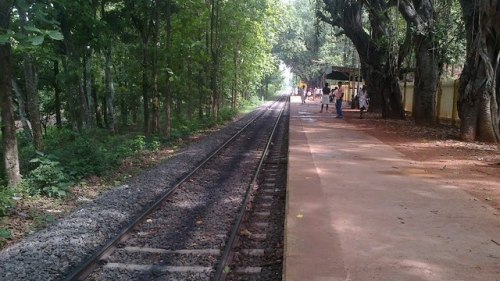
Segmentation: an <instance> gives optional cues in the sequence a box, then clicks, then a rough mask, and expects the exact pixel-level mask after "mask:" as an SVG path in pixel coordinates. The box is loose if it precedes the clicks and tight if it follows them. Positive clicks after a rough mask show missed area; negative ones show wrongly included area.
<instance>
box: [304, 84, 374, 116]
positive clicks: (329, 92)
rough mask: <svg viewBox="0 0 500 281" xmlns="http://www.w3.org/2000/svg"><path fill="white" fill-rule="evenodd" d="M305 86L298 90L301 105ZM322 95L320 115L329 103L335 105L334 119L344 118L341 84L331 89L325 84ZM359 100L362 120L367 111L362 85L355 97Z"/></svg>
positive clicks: (366, 97)
mask: <svg viewBox="0 0 500 281" xmlns="http://www.w3.org/2000/svg"><path fill="white" fill-rule="evenodd" d="M305 87H306V86H305V85H303V86H302V87H301V88H299V91H298V94H299V95H300V96H301V98H302V103H306V98H307V95H306V92H305ZM321 91H322V93H323V95H322V97H321V110H320V113H322V112H323V109H326V111H327V112H328V105H329V104H330V103H334V104H335V110H336V113H337V116H336V118H344V113H343V111H342V101H343V98H344V88H342V82H340V81H339V82H338V83H337V86H336V87H335V88H333V89H330V86H329V84H328V83H325V86H324V87H323V89H322V90H321ZM356 98H357V99H358V100H359V118H361V119H363V113H364V112H365V111H366V110H367V109H368V92H367V89H366V86H365V85H363V87H362V88H361V90H360V91H359V92H358V94H357V97H356Z"/></svg>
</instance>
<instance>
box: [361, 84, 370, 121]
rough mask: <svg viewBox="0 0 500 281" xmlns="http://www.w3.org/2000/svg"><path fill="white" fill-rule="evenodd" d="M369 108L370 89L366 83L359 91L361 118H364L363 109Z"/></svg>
mask: <svg viewBox="0 0 500 281" xmlns="http://www.w3.org/2000/svg"><path fill="white" fill-rule="evenodd" d="M367 109H368V91H367V90H366V85H363V88H361V91H359V118H360V119H363V111H365V110H367Z"/></svg>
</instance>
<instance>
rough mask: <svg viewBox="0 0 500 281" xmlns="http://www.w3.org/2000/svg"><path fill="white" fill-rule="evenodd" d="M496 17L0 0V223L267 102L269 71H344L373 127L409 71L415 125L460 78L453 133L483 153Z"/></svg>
mask: <svg viewBox="0 0 500 281" xmlns="http://www.w3.org/2000/svg"><path fill="white" fill-rule="evenodd" d="M499 22H500V0H492V1H486V0H478V1H468V0H460V1H459V0H443V1H432V0H398V1H390V0H322V1H321V0H295V1H293V0H290V1H284V0H283V1H280V0H247V1H222V0H162V1H160V0H148V1H135V0H89V1H69V0H37V1H35V0H0V106H1V114H2V115H1V122H2V133H1V136H2V151H1V158H2V172H1V173H0V177H1V179H2V186H4V187H2V188H0V216H1V215H5V213H6V212H7V209H8V207H9V206H11V205H12V199H11V198H13V197H15V198H17V197H19V196H21V197H22V196H50V197H64V196H65V195H66V194H67V192H68V191H69V189H70V187H71V186H72V185H73V184H74V183H75V182H78V181H80V180H82V179H84V178H86V177H89V176H95V175H97V176H100V175H103V174H105V173H106V172H107V171H108V170H110V169H113V168H115V167H117V166H118V165H119V164H120V163H121V161H123V159H124V158H126V157H130V156H132V155H134V154H135V153H138V152H140V151H144V150H155V149H159V148H160V147H161V146H163V145H168V144H169V143H171V142H173V141H176V140H178V139H179V138H182V137H184V136H186V135H189V134H191V133H193V132H196V131H198V130H202V129H204V128H209V127H212V126H214V125H216V124H218V123H221V122H224V121H227V120H230V119H231V118H232V117H233V116H234V115H235V114H236V113H237V112H238V111H239V110H241V109H242V108H243V107H245V106H247V105H250V104H252V103H253V104H255V103H256V102H258V101H259V100H261V99H267V98H271V97H272V95H273V94H274V93H276V92H277V91H278V90H279V89H281V88H282V86H283V85H282V84H283V75H282V71H281V70H280V69H282V67H280V65H286V66H287V67H288V68H289V69H290V70H291V71H292V73H293V74H294V75H295V77H296V78H295V82H298V81H299V80H301V81H304V82H306V83H308V84H310V85H314V86H321V85H320V84H321V82H322V79H323V78H324V75H325V72H326V71H328V69H329V67H331V66H332V65H338V66H349V67H360V69H361V72H362V76H363V77H364V79H365V81H364V82H365V83H366V85H367V86H368V89H369V95H370V98H371V107H370V110H372V111H374V112H379V113H381V114H382V116H383V117H384V118H405V112H404V109H403V107H402V102H401V92H400V87H399V82H400V81H402V79H404V77H406V74H407V73H413V76H414V79H415V85H416V90H415V103H416V107H415V112H414V116H413V118H414V119H415V122H416V123H417V124H421V125H433V124H434V123H435V121H436V111H435V103H436V92H437V85H438V83H439V79H440V78H442V77H447V76H453V75H454V74H455V73H456V71H455V69H459V70H462V69H463V71H462V72H461V76H460V89H459V93H460V94H459V99H458V101H457V104H458V110H459V115H460V118H461V137H462V139H463V140H466V141H475V140H479V141H488V142H499V141H500V110H499V104H500V90H499V87H500V86H499V85H500V69H499V64H500V25H499ZM450 69H451V71H450ZM21 175H22V177H21ZM19 194H21V195H19ZM0 230H1V228H0ZM0 236H1V231H0Z"/></svg>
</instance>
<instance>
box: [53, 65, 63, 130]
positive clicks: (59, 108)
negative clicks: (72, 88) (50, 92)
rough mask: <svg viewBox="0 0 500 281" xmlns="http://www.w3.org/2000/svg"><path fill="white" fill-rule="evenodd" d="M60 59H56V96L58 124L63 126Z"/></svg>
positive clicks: (59, 126) (60, 126) (59, 127)
mask: <svg viewBox="0 0 500 281" xmlns="http://www.w3.org/2000/svg"><path fill="white" fill-rule="evenodd" d="M59 81H60V80H59V61H58V60H54V98H55V103H56V126H57V128H58V129H61V128H62V118H61V92H62V90H61V84H60V82H59Z"/></svg>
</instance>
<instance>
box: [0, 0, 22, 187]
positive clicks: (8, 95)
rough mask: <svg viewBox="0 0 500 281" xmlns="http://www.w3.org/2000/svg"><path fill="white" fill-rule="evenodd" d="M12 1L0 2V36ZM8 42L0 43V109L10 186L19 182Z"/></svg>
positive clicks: (2, 34) (7, 18)
mask: <svg viewBox="0 0 500 281" xmlns="http://www.w3.org/2000/svg"><path fill="white" fill-rule="evenodd" d="M12 5H13V1H12V0H10V1H9V0H5V1H0V36H5V35H6V34H7V31H8V30H9V21H10V14H11V11H12ZM11 63H12V62H11V45H10V42H7V43H0V109H1V111H2V113H1V115H2V147H3V151H2V152H3V167H4V170H5V174H6V176H7V181H8V184H9V185H10V186H16V185H17V184H18V183H19V182H20V181H21V174H20V172H19V155H18V151H17V139H16V127H15V124H14V112H13V110H12V108H13V107H12V83H11V80H12V74H11V69H12V66H11Z"/></svg>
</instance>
